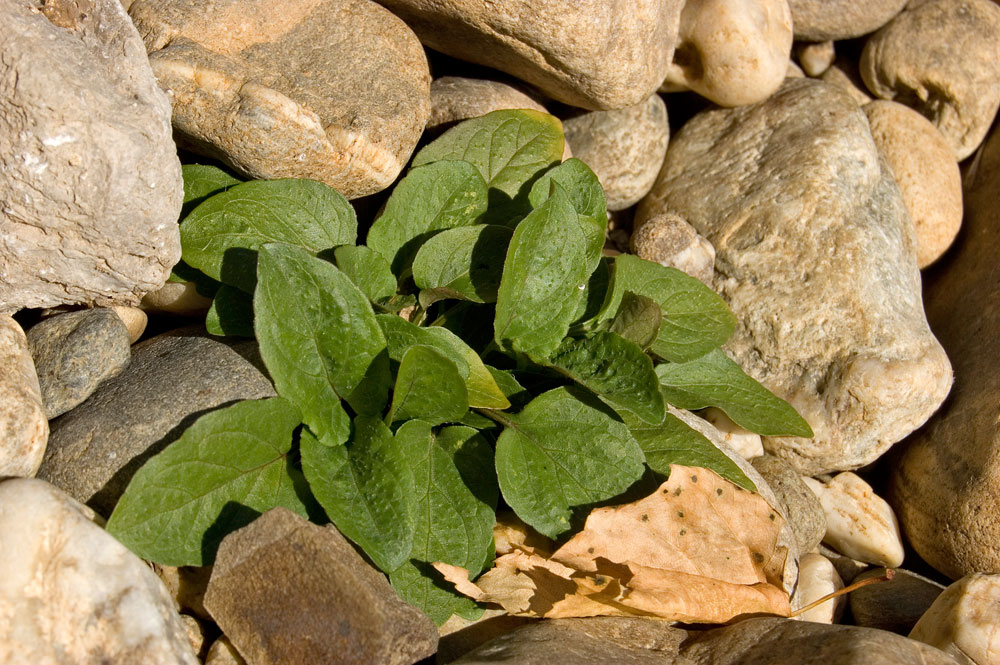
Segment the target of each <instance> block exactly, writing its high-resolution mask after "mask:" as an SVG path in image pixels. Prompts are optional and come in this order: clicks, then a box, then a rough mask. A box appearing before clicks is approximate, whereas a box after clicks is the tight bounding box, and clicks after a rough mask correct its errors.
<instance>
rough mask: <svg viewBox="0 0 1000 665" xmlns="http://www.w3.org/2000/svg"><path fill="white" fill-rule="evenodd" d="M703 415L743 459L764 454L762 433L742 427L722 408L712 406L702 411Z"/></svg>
mask: <svg viewBox="0 0 1000 665" xmlns="http://www.w3.org/2000/svg"><path fill="white" fill-rule="evenodd" d="M701 417H702V418H704V419H705V420H707V421H708V422H710V423H712V426H713V427H715V429H717V430H719V433H720V434H722V437H723V438H724V439H725V440H726V443H728V444H729V445H730V446H732V448H733V450H735V451H736V452H738V453H739V454H740V457H742V458H743V459H745V460H752V459H754V458H755V457H760V456H761V455H763V454H764V445H763V444H762V443H761V440H760V434H755V433H754V432H751V431H750V430H748V429H744V428H742V427H740V426H739V425H737V424H736V423H735V422H733V419H732V418H730V417H729V416H727V415H726V412H725V411H723V410H722V409H717V408H715V407H714V406H711V407H709V408H707V409H705V410H704V411H702V412H701Z"/></svg>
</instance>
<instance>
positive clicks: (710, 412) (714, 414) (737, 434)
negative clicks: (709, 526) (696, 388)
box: [701, 406, 805, 551]
mask: <svg viewBox="0 0 1000 665" xmlns="http://www.w3.org/2000/svg"><path fill="white" fill-rule="evenodd" d="M701 417H702V418H704V419H705V420H707V421H708V422H710V423H712V426H713V427H715V429H717V430H719V433H720V434H722V437H723V438H724V439H725V440H726V443H728V444H729V445H730V446H732V448H733V450H735V451H736V452H738V453H739V454H740V457H742V458H743V459H745V460H753V459H754V458H755V457H760V456H761V455H763V454H764V445H763V444H762V443H761V440H760V434H756V433H754V432H751V431H750V430H748V429H744V428H742V427H740V426H739V425H737V424H736V423H735V422H733V419H732V418H730V417H729V416H728V415H726V412H725V411H723V410H722V409H717V408H716V407H714V406H710V407H708V408H707V409H704V410H703V411H702V412H701ZM803 551H805V550H803Z"/></svg>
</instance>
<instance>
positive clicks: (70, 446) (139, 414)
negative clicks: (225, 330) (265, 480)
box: [39, 330, 274, 516]
mask: <svg viewBox="0 0 1000 665" xmlns="http://www.w3.org/2000/svg"><path fill="white" fill-rule="evenodd" d="M203 334H204V333H203V332H202V333H198V332H192V331H191V330H181V331H175V332H172V333H168V334H165V335H159V336H157V337H153V338H150V339H148V340H146V341H144V342H140V343H139V344H136V345H135V347H134V348H133V349H132V362H131V363H130V364H129V366H128V368H126V369H125V371H123V372H122V373H121V374H119V375H118V376H116V377H115V378H114V379H112V380H111V381H107V382H105V383H103V384H102V385H101V386H100V387H99V388H98V389H97V390H96V391H95V392H94V394H93V395H91V396H90V399H88V400H87V402H86V403H85V404H82V405H80V406H79V407H77V408H75V409H73V411H71V412H69V413H67V414H66V415H64V416H62V417H60V418H57V419H56V420H53V421H52V423H51V427H52V434H51V435H50V437H49V445H48V449H47V450H46V454H45V458H44V459H43V461H42V465H41V468H40V469H39V477H40V478H43V479H45V480H48V481H49V482H51V483H52V484H54V485H56V486H57V487H59V488H61V489H63V490H64V491H65V492H67V493H68V494H69V495H70V496H73V497H74V498H76V499H77V500H78V501H81V502H86V503H88V504H89V505H90V506H91V507H92V508H93V509H94V510H96V511H97V512H98V513H100V514H101V515H104V516H108V515H110V514H111V511H112V509H114V506H115V503H117V501H118V497H120V496H121V494H122V492H124V491H125V487H126V486H127V485H128V482H129V480H130V479H131V478H132V476H133V475H134V474H135V472H136V471H138V470H139V467H141V466H142V465H143V464H144V463H145V461H146V460H147V459H149V458H150V457H152V456H153V455H155V454H156V453H158V452H160V451H161V450H163V449H164V448H165V447H166V446H167V445H168V444H170V443H171V442H173V441H174V440H176V439H177V438H179V437H180V435H181V434H182V433H183V432H184V430H185V429H187V427H188V425H190V424H191V423H192V422H194V421H195V420H196V419H197V418H198V417H199V416H201V415H202V414H204V413H206V412H208V411H210V410H212V409H214V408H215V407H218V406H222V405H227V404H231V403H232V402H234V401H236V400H241V399H259V398H262V397H271V396H273V395H274V389H273V387H272V386H271V382H270V381H268V379H267V377H265V376H264V375H263V374H262V373H261V371H260V370H259V369H258V368H257V367H256V366H255V365H254V363H255V362H257V363H259V359H258V356H257V355H256V353H257V351H256V349H257V347H256V343H255V342H251V341H239V342H234V343H227V342H226V341H217V340H215V339H210V338H208V337H204V336H201V335H203ZM248 358H249V359H248Z"/></svg>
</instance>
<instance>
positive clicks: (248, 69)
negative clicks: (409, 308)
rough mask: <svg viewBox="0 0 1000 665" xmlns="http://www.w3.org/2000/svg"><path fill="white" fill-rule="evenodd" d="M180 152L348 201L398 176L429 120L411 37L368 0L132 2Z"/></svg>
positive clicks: (420, 55) (423, 74) (421, 67)
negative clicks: (309, 185) (318, 188)
mask: <svg viewBox="0 0 1000 665" xmlns="http://www.w3.org/2000/svg"><path fill="white" fill-rule="evenodd" d="M129 15H130V16H131V17H132V20H133V21H134V22H135V24H136V27H138V29H139V32H140V33H141V34H142V36H143V40H144V42H145V44H146V50H147V51H148V53H149V60H150V64H151V66H152V68H153V72H154V73H155V74H156V78H157V80H158V81H159V82H160V85H161V86H163V87H164V88H166V89H167V90H168V91H169V93H170V95H171V98H172V101H173V110H174V114H173V123H174V128H175V129H176V130H177V131H178V132H180V134H181V136H182V137H183V138H184V141H183V145H184V146H185V147H187V148H189V149H192V150H194V151H196V152H199V153H202V154H206V155H208V156H210V157H215V158H218V159H221V160H222V161H224V162H226V163H227V164H229V165H230V166H232V167H233V168H235V169H236V170H238V171H240V172H241V173H242V174H244V175H246V176H248V177H251V178H266V179H273V178H311V179H313V180H319V181H322V182H325V183H326V184H327V185H329V186H331V187H333V188H334V189H336V190H337V191H339V192H340V193H341V194H343V195H344V196H346V197H347V198H352V199H353V198H358V197H361V196H365V195H368V194H374V193H375V192H378V191H381V190H383V189H385V188H386V187H388V186H389V185H390V184H391V183H392V182H393V181H394V180H395V179H396V176H398V175H399V173H400V171H402V169H403V167H404V166H405V165H406V163H407V161H408V160H409V158H410V154H411V153H412V152H413V149H414V147H415V146H416V144H417V139H419V138H420V134H421V132H422V131H423V129H424V123H425V122H426V121H427V116H428V114H429V113H430V82H431V80H430V71H429V69H428V66H427V58H426V56H425V54H424V50H423V48H422V47H421V46H420V42H419V41H418V40H417V38H416V36H415V35H414V34H413V33H412V32H411V31H410V30H409V29H408V28H407V27H406V25H404V24H403V22H402V21H400V20H399V19H397V18H396V17H395V16H393V15H392V14H391V13H390V12H388V11H386V10H384V9H383V8H381V7H379V6H378V5H377V4H376V3H374V2H372V1H371V0H288V1H278V0H219V1H218V2H214V3H212V4H211V5H208V7H207V8H206V5H205V3H204V2H201V1H200V0H135V2H133V3H132V5H131V7H130V9H129Z"/></svg>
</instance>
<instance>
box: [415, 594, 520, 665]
mask: <svg viewBox="0 0 1000 665" xmlns="http://www.w3.org/2000/svg"><path fill="white" fill-rule="evenodd" d="M526 623H534V620H533V619H529V618H528V617H518V616H512V615H510V614H507V611H506V610H503V609H500V608H487V609H485V610H484V611H483V615H482V616H481V617H480V618H479V619H476V620H475V621H470V620H469V619H463V618H462V617H460V616H458V615H457V614H452V615H451V616H450V617H449V618H448V620H447V621H445V622H444V623H443V624H441V625H440V626H438V636H439V638H438V650H437V654H435V656H434V659H435V661H436V662H437V663H438V665H444V664H445V663H450V662H451V661H453V660H455V659H457V658H460V657H462V656H464V655H465V654H467V653H469V652H470V651H472V650H473V649H475V648H476V647H478V646H480V645H482V644H485V643H486V642H489V641H490V640H492V639H495V638H497V637H500V636H501V635H503V634H505V633H509V632H511V631H512V630H514V629H516V628H519V627H521V626H523V625H524V624H526Z"/></svg>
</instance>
